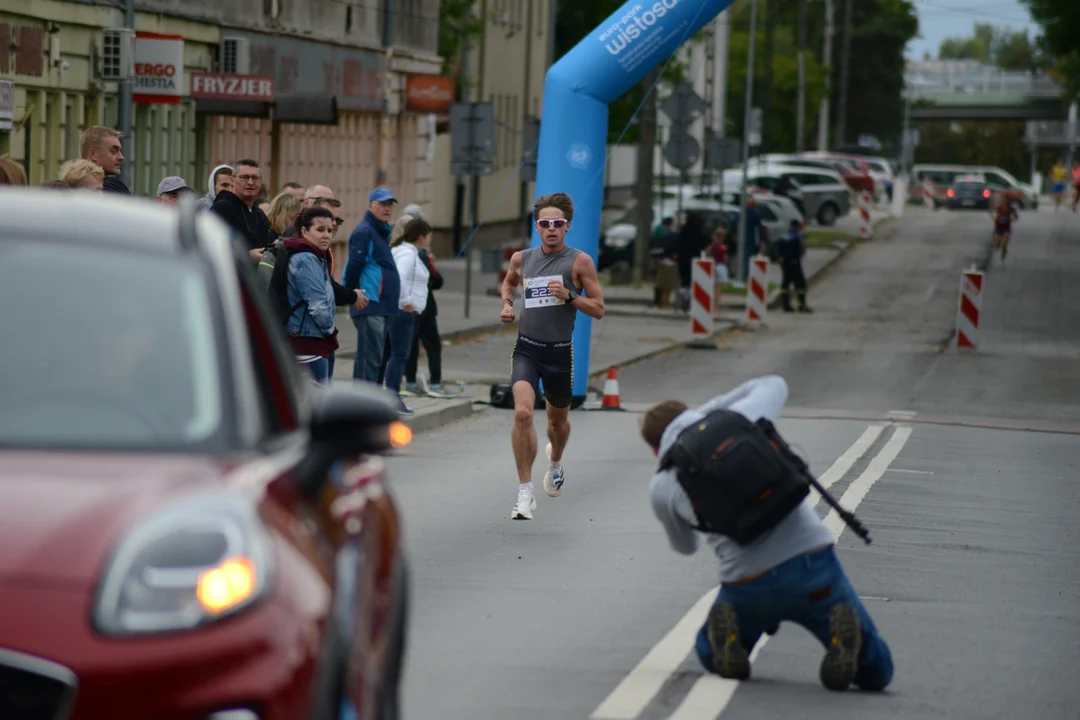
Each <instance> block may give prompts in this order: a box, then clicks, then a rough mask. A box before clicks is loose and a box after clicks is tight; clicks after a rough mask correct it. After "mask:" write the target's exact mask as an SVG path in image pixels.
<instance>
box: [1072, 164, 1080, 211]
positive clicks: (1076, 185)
mask: <svg viewBox="0 0 1080 720" xmlns="http://www.w3.org/2000/svg"><path fill="white" fill-rule="evenodd" d="M1077 204H1080V163H1078V162H1076V161H1073V167H1072V211H1073V212H1076V206H1077Z"/></svg>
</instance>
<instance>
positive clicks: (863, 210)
mask: <svg viewBox="0 0 1080 720" xmlns="http://www.w3.org/2000/svg"><path fill="white" fill-rule="evenodd" d="M873 202H874V201H873V198H871V197H870V191H869V190H863V191H862V192H861V193H860V194H859V237H860V238H862V239H863V240H869V239H870V233H871V232H873V229H874V224H873V222H871V220H870V208H871V207H873Z"/></svg>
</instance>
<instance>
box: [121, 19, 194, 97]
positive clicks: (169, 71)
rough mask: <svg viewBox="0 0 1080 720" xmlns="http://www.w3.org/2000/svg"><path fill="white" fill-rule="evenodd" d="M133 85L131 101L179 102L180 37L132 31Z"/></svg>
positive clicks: (181, 73) (181, 81)
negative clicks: (133, 52) (133, 41)
mask: <svg viewBox="0 0 1080 720" xmlns="http://www.w3.org/2000/svg"><path fill="white" fill-rule="evenodd" d="M134 85H135V86H134V88H132V89H133V97H132V99H133V100H134V101H135V102H141V103H173V104H176V103H179V102H180V101H181V99H182V98H183V96H184V38H183V37H181V36H180V35H160V34H158V33H147V32H139V33H135V83H134Z"/></svg>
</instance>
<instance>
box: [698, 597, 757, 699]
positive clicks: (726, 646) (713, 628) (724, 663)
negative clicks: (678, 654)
mask: <svg viewBox="0 0 1080 720" xmlns="http://www.w3.org/2000/svg"><path fill="white" fill-rule="evenodd" d="M705 633H706V635H707V636H708V638H709V645H710V646H711V647H712V652H713V669H714V670H716V672H717V674H719V675H720V677H722V678H727V679H728V680H746V679H748V678H749V677H750V655H749V654H747V652H746V648H745V647H743V644H742V638H740V637H739V622H738V618H736V617H735V608H734V607H732V606H731V603H717V604H716V605H713V606H712V608H711V609H710V610H709V619H708V622H707V623H706V626H705Z"/></svg>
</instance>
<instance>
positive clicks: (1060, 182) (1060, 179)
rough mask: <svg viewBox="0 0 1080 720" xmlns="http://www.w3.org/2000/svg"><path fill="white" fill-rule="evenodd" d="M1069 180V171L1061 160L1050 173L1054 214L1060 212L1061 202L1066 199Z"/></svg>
mask: <svg viewBox="0 0 1080 720" xmlns="http://www.w3.org/2000/svg"><path fill="white" fill-rule="evenodd" d="M1068 179H1069V170H1068V168H1066V167H1065V163H1064V162H1062V161H1061V160H1058V161H1057V164H1056V165H1054V169H1053V170H1051V171H1050V183H1051V186H1052V187H1051V192H1052V195H1053V197H1054V212H1057V211H1058V208H1059V207H1060V206H1061V201H1062V199H1063V198H1064V197H1065V185H1066V182H1065V181H1066V180H1068Z"/></svg>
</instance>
